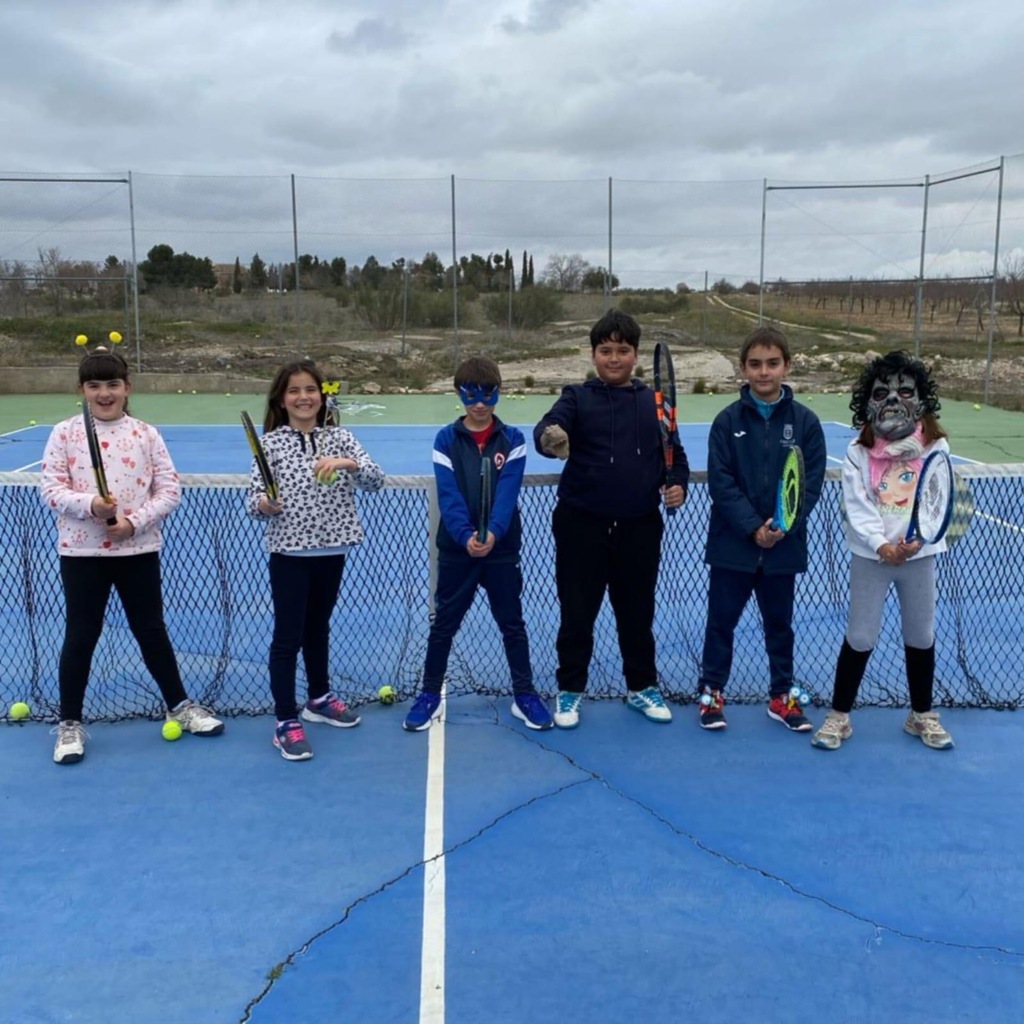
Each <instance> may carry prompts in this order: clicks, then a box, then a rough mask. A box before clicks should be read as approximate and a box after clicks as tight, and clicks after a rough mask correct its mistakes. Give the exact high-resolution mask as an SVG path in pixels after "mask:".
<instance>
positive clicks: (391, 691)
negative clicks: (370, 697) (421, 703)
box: [377, 683, 398, 704]
mask: <svg viewBox="0 0 1024 1024" xmlns="http://www.w3.org/2000/svg"><path fill="white" fill-rule="evenodd" d="M377 696H378V697H379V698H380V702H381V704H394V703H395V698H396V697H397V696H398V694H397V693H395V688H394V687H393V686H388V684H387V683H385V684H384V685H383V686H382V687H381V688H380V689H379V690H378V691H377Z"/></svg>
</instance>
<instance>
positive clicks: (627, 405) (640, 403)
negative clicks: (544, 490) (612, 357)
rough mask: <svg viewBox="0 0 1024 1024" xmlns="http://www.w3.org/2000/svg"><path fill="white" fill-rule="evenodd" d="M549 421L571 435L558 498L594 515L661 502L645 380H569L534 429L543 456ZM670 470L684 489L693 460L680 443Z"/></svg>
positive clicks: (646, 509) (635, 511) (656, 441)
mask: <svg viewBox="0 0 1024 1024" xmlns="http://www.w3.org/2000/svg"><path fill="white" fill-rule="evenodd" d="M553 423H554V424H557V425H558V426H560V427H561V428H562V429H563V430H564V431H565V432H566V434H567V435H568V437H569V459H568V461H567V462H566V464H565V468H564V469H563V470H562V476H561V479H560V480H559V483H558V500H559V502H564V503H565V504H566V505H568V506H571V507H573V508H578V509H581V510H582V511H584V512H587V513H589V514H590V515H593V516H602V517H608V518H627V519H628V518H631V517H634V516H643V515H649V514H650V513H651V512H653V511H655V510H656V509H657V508H658V507H659V506H660V504H661V493H660V489H661V485H662V484H663V483H664V482H665V460H664V456H663V453H662V446H661V433H660V430H659V427H658V415H657V412H656V411H655V408H654V392H653V391H652V390H651V389H650V388H649V387H648V386H647V385H646V384H644V383H643V381H639V380H635V379H634V380H631V381H630V382H629V385H628V386H626V387H613V386H611V385H608V384H605V382H604V381H602V380H600V379H599V378H594V379H592V380H588V381H585V382H584V383H583V384H569V385H566V387H564V388H562V394H561V397H560V398H559V399H558V401H557V402H555V404H554V405H553V406H552V407H551V410H550V412H548V414H547V415H546V416H545V417H544V418H543V419H542V420H541V421H540V423H538V424H537V426H536V427H534V429H533V440H534V444H535V445H536V448H537V451H538V452H540V453H541V455H547V452H545V451H544V449H543V448H541V443H540V439H541V435H542V434H543V433H544V428H545V427H548V426H550V425H551V424H553ZM548 457H549V458H551V456H548ZM675 475H676V482H677V483H679V484H681V485H682V486H683V488H684V489H685V488H686V487H687V484H688V482H689V479H690V465H689V463H688V461H687V458H686V452H685V451H683V449H682V447H681V446H677V447H676V449H675Z"/></svg>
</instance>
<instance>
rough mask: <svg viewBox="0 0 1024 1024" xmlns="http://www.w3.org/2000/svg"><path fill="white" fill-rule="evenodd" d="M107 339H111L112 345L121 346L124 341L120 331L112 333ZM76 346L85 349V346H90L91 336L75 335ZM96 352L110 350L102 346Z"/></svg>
mask: <svg viewBox="0 0 1024 1024" xmlns="http://www.w3.org/2000/svg"><path fill="white" fill-rule="evenodd" d="M107 337H108V338H109V339H110V342H111V344H112V345H120V344H121V342H122V341H124V337H123V336H122V334H121V332H120V331H111V332H110V333H109V334H108V335H107ZM75 344H76V345H77V346H78V347H79V348H85V346H86V345H88V344H89V335H87V334H76V335H75ZM94 351H96V352H109V351H110V349H108V348H106V347H104V346H102V345H100V346H98V347H97V348H96V349H95V350H94ZM87 354H88V353H87Z"/></svg>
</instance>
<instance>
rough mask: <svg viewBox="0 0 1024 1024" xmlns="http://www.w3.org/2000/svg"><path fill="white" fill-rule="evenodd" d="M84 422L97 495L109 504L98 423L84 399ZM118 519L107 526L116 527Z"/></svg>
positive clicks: (108, 490)
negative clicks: (97, 432) (98, 435)
mask: <svg viewBox="0 0 1024 1024" xmlns="http://www.w3.org/2000/svg"><path fill="white" fill-rule="evenodd" d="M82 422H83V423H84V424H85V442H86V444H87V445H88V446H89V461H90V462H91V463H92V475H93V476H94V477H95V478H96V493H97V494H98V495H99V496H100V497H101V498H102V499H103V500H104V501H105V502H107V503H109V502H110V488H109V487H108V486H107V471H106V470H105V469H104V468H103V451H102V449H101V448H100V439H99V438H98V437H97V436H96V421H95V420H94V419H93V418H92V409H90V408H89V399H88V398H85V397H84V396H83V398H82ZM116 524H117V517H116V516H112V517H111V518H110V519H108V520H107V526H115V525H116Z"/></svg>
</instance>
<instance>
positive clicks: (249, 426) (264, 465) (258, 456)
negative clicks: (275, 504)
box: [242, 412, 278, 501]
mask: <svg viewBox="0 0 1024 1024" xmlns="http://www.w3.org/2000/svg"><path fill="white" fill-rule="evenodd" d="M242 426H243V427H244V428H245V436H246V437H247V438H248V439H249V447H250V448H251V449H252V457H253V458H254V459H255V460H256V468H257V469H258V470H259V473H260V478H261V479H262V480H263V490H264V491H266V494H267V497H268V498H269V499H270V500H271V501H277V496H278V490H277V481H276V480H275V479H274V474H273V471H272V470H271V468H270V463H269V462H268V461H267V453H266V452H265V451H264V450H263V445H262V443H261V442H260V437H259V434H257V433H256V427H255V426H254V425H253V422H252V417H251V416H250V415H249V414H248V413H247V412H243V413H242Z"/></svg>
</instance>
